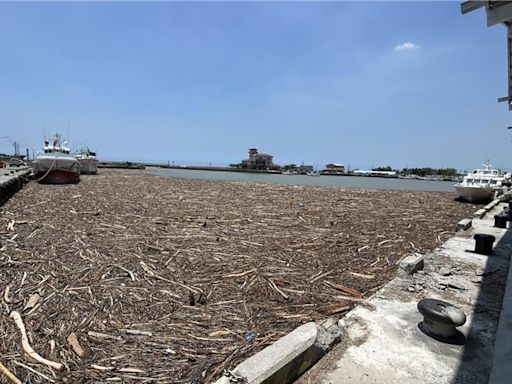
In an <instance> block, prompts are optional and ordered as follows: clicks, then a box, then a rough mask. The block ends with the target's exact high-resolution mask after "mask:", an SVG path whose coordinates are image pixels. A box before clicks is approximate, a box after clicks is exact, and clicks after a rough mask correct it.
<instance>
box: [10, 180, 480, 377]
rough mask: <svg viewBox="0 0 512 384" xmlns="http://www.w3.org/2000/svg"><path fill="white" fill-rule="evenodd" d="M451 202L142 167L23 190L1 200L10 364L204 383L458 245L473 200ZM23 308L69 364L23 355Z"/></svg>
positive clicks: (42, 338) (15, 368) (40, 338)
mask: <svg viewBox="0 0 512 384" xmlns="http://www.w3.org/2000/svg"><path fill="white" fill-rule="evenodd" d="M453 198H454V195H452V194H448V193H440V192H401V191H377V190H357V189H340V188H320V187H305V186H283V185H263V184H249V183H228V182H213V181H204V180H182V179H168V178H161V177H157V176H150V175H145V174H140V173H137V172H134V171H103V172H101V173H100V174H99V175H97V176H82V181H81V182H80V183H79V184H77V185H54V186H52V185H39V184H37V183H29V184H28V185H26V186H25V187H24V188H23V189H22V190H21V191H20V192H19V193H17V194H16V195H15V196H14V197H13V198H12V199H11V200H9V201H8V202H7V203H6V204H5V205H4V206H2V207H0V294H1V295H2V299H0V301H1V308H2V309H1V315H0V334H1V338H0V362H1V363H3V364H4V365H5V366H6V367H7V368H8V369H9V370H11V371H12V372H13V373H15V374H16V375H17V376H18V377H19V378H20V379H21V380H23V381H25V380H27V379H28V378H30V379H31V381H32V383H47V382H51V381H52V380H53V381H54V382H57V383H100V382H102V383H103V382H110V381H112V382H123V383H143V382H162V383H203V382H210V381H211V380H213V379H215V378H217V377H218V376H219V375H220V374H222V371H223V369H226V368H228V367H233V366H234V365H236V364H237V363H238V362H240V361H241V360H243V359H244V358H246V357H248V356H250V355H252V354H254V353H255V352H257V351H259V350H261V349H262V348H264V347H265V346H267V345H269V344H270V343H272V342H273V341H275V340H276V339H278V338H279V337H281V336H283V335H284V334H286V333H287V332H289V331H291V330H292V329H294V328H295V327H297V326H298V325H300V324H303V323H305V322H308V321H311V320H318V319H322V318H325V317H327V316H338V317H340V316H343V314H344V313H346V311H347V310H349V309H350V308H351V307H352V306H354V305H357V302H358V301H360V300H362V299H364V298H365V297H368V296H369V295H371V294H372V293H373V292H375V291H376V290H377V289H378V288H379V287H381V286H382V285H383V284H385V283H386V282H388V281H389V280H390V279H392V278H393V276H394V275H395V273H396V268H397V267H396V264H397V262H398V261H399V260H400V259H401V258H402V257H404V256H406V255H408V254H411V253H413V252H422V253H424V252H428V251H430V250H432V249H434V248H435V247H436V246H437V245H438V244H440V243H441V242H443V241H445V240H446V239H447V238H449V237H450V236H451V235H452V234H453V230H454V227H455V224H456V222H457V221H459V220H460V219H462V218H465V217H469V216H470V215H471V214H472V213H473V212H474V211H475V210H476V209H477V208H478V207H477V206H474V205H470V204H463V203H459V202H456V201H454V199H453ZM13 311H16V312H18V313H19V314H20V315H21V319H22V321H23V322H24V325H25V327H26V330H27V333H28V341H29V342H30V344H31V345H32V347H33V348H34V350H35V351H37V352H38V353H39V354H40V355H42V356H43V357H45V358H47V359H49V360H52V361H54V362H57V363H61V364H63V368H62V369H61V370H57V369H54V368H49V367H48V366H46V365H44V364H40V363H37V362H35V360H34V359H32V358H31V357H30V356H29V355H28V354H26V353H24V352H23V349H22V343H21V333H20V330H19V329H18V327H17V326H16V325H15V322H14V320H13V318H12V317H10V316H9V314H12V312H13ZM70 335H71V336H70ZM30 369H31V370H32V371H31V370H30ZM0 382H1V379H0Z"/></svg>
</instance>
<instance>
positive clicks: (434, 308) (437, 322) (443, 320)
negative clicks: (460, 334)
mask: <svg viewBox="0 0 512 384" xmlns="http://www.w3.org/2000/svg"><path fill="white" fill-rule="evenodd" d="M418 311H420V313H421V314H422V315H423V322H422V323H420V329H421V330H422V331H424V332H425V333H426V334H428V335H431V336H440V337H443V338H450V337H453V336H455V334H456V332H457V330H456V329H455V327H460V326H461V325H463V324H464V323H465V322H466V315H465V314H464V312H462V310H461V309H460V308H459V307H456V306H455V305H453V304H450V303H447V302H446V301H442V300H436V299H423V300H420V302H419V303H418Z"/></svg>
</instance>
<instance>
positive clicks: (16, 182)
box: [0, 167, 31, 205]
mask: <svg viewBox="0 0 512 384" xmlns="http://www.w3.org/2000/svg"><path fill="white" fill-rule="evenodd" d="M30 173H31V170H30V168H29V167H7V168H0V205H2V204H4V203H5V202H6V201H7V200H9V198H10V197H11V196H12V195H14V194H15V193H16V192H18V191H19V190H20V189H21V188H22V187H23V185H24V184H25V183H26V182H27V181H28V178H29V175H30Z"/></svg>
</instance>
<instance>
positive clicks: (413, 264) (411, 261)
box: [399, 253, 425, 275]
mask: <svg viewBox="0 0 512 384" xmlns="http://www.w3.org/2000/svg"><path fill="white" fill-rule="evenodd" d="M424 259H425V256H423V255H421V254H419V253H414V254H412V255H410V256H406V257H404V258H403V259H402V260H401V261H400V264H399V267H400V270H401V271H402V273H406V274H408V275H411V274H413V273H414V272H417V271H419V270H422V269H423V268H424V266H425V262H424Z"/></svg>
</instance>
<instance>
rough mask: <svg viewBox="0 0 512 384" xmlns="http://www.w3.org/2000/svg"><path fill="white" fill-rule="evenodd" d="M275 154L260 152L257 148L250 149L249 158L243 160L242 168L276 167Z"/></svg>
mask: <svg viewBox="0 0 512 384" xmlns="http://www.w3.org/2000/svg"><path fill="white" fill-rule="evenodd" d="M273 158H274V156H272V155H267V154H266V153H258V149H257V148H250V149H249V158H248V159H246V160H242V168H248V169H275V168H278V166H277V165H275V164H274V163H273Z"/></svg>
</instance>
